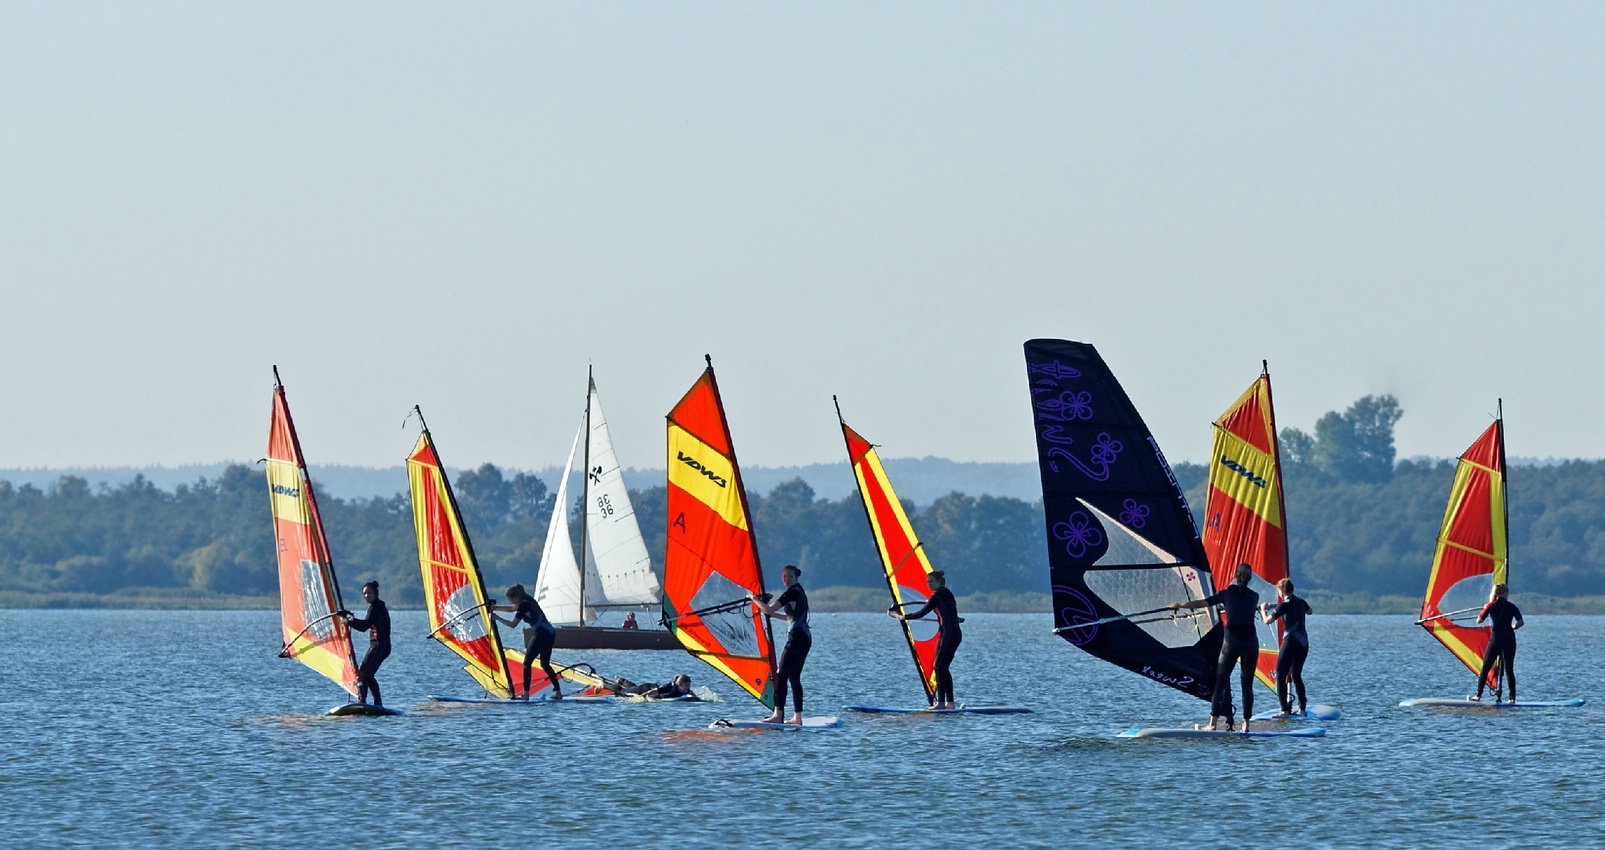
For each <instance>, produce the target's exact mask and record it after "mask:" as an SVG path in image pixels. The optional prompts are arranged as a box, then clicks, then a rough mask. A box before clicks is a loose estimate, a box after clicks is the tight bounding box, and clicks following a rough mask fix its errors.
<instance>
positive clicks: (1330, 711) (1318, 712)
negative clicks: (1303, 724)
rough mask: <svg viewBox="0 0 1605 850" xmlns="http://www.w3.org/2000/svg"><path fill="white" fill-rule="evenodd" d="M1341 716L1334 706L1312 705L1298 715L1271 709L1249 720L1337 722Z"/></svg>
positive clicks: (1340, 712) (1341, 713)
mask: <svg viewBox="0 0 1605 850" xmlns="http://www.w3.org/2000/svg"><path fill="white" fill-rule="evenodd" d="M1342 716H1343V712H1342V711H1339V710H1338V707H1337V706H1335V705H1312V706H1310V707H1309V710H1308V711H1306V712H1305V713H1304V714H1299V713H1298V712H1296V711H1295V712H1293V713H1292V714H1282V713H1281V709H1279V708H1273V709H1271V710H1270V711H1262V712H1260V713H1259V714H1256V715H1254V716H1253V717H1251V718H1249V719H1250V720H1253V721H1255V722H1259V721H1262V720H1337V719H1338V718H1340V717H1342Z"/></svg>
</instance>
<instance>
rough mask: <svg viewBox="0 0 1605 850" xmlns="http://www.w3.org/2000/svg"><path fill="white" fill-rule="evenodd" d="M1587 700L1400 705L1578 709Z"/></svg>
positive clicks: (1432, 700) (1434, 700)
mask: <svg viewBox="0 0 1605 850" xmlns="http://www.w3.org/2000/svg"><path fill="white" fill-rule="evenodd" d="M1585 702H1587V700H1581V699H1556V700H1525V699H1524V700H1517V701H1516V702H1494V701H1493V699H1491V698H1490V699H1485V700H1481V701H1478V700H1469V699H1464V698H1461V699H1455V698H1453V697H1422V698H1420V699H1407V700H1405V701H1404V702H1401V703H1399V705H1402V706H1405V707H1407V708H1415V707H1418V706H1445V707H1450V708H1576V707H1578V706H1580V705H1582V704H1583V703H1585Z"/></svg>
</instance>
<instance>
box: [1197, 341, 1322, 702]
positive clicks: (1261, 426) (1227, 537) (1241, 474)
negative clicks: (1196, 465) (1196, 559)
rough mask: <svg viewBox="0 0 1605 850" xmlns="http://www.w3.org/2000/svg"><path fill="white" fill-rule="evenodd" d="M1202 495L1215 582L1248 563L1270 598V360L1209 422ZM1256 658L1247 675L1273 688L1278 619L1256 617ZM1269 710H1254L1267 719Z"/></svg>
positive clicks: (1274, 568) (1282, 548) (1279, 538)
mask: <svg viewBox="0 0 1605 850" xmlns="http://www.w3.org/2000/svg"><path fill="white" fill-rule="evenodd" d="M1213 430H1214V435H1215V438H1214V445H1213V447H1212V449H1213V450H1212V452H1211V454H1210V465H1209V496H1208V499H1207V501H1206V502H1205V508H1204V517H1205V519H1204V535H1203V543H1204V554H1205V555H1206V556H1207V557H1208V558H1209V563H1210V564H1212V565H1213V566H1214V568H1215V569H1214V576H1215V589H1216V590H1223V589H1225V587H1226V586H1227V585H1229V584H1231V582H1232V571H1233V569H1234V568H1235V567H1236V565H1237V564H1248V565H1249V566H1252V567H1253V568H1254V577H1253V578H1252V579H1251V580H1250V581H1249V587H1250V588H1252V589H1253V590H1254V591H1255V592H1257V593H1258V594H1259V596H1260V599H1261V600H1263V601H1265V602H1274V601H1275V600H1276V594H1277V590H1276V583H1277V582H1279V581H1281V580H1282V579H1284V578H1288V576H1289V573H1288V548H1287V524H1286V518H1287V502H1286V500H1285V499H1284V498H1283V495H1282V494H1283V490H1282V453H1281V447H1280V445H1279V443H1278V442H1277V438H1276V412H1275V409H1274V407H1273V406H1272V404H1271V371H1270V365H1269V364H1268V363H1266V362H1265V361H1261V362H1260V376H1259V378H1257V379H1255V381H1254V383H1253V384H1252V385H1250V386H1249V388H1248V389H1247V390H1246V391H1244V393H1243V394H1242V395H1241V396H1239V397H1238V399H1237V401H1235V402H1233V403H1232V406H1231V407H1229V408H1227V409H1226V412H1225V413H1222V414H1221V415H1220V418H1219V419H1216V420H1215V422H1214V426H1213ZM1254 627H1255V629H1256V631H1258V632H1259V659H1258V663H1257V664H1256V665H1255V669H1254V675H1255V677H1256V678H1258V679H1259V680H1260V682H1262V683H1263V684H1264V685H1265V687H1267V688H1269V689H1270V690H1271V692H1272V693H1275V692H1276V659H1277V648H1278V647H1279V646H1280V645H1281V640H1282V622H1281V620H1277V621H1276V622H1275V623H1274V624H1273V625H1266V624H1265V623H1264V622H1262V621H1260V620H1259V619H1258V618H1256V619H1255V623H1254ZM1307 709H1308V713H1309V716H1311V717H1315V718H1316V719H1320V720H1334V719H1336V718H1337V717H1338V716H1339V715H1340V714H1341V712H1339V711H1338V710H1337V709H1336V708H1333V707H1332V706H1329V705H1312V706H1308V707H1307ZM1275 713H1276V711H1275V710H1272V711H1269V712H1265V713H1263V714H1262V715H1260V716H1257V717H1255V718H1254V719H1256V720H1263V719H1269V718H1270V717H1271V716H1273V715H1274V714H1275Z"/></svg>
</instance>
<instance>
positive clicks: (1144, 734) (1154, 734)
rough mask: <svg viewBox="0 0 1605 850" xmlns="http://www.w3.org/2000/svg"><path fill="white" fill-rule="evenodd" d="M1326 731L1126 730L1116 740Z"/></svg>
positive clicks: (1318, 729) (1308, 728) (1301, 734)
mask: <svg viewBox="0 0 1605 850" xmlns="http://www.w3.org/2000/svg"><path fill="white" fill-rule="evenodd" d="M1325 734H1326V730H1325V729H1322V728H1321V727H1319V726H1302V727H1299V728H1297V729H1254V728H1251V729H1250V730H1249V731H1248V732H1243V731H1235V732H1227V731H1224V730H1215V731H1211V730H1208V729H1127V730H1126V731H1124V732H1121V733H1120V734H1119V735H1116V736H1115V737H1117V738H1320V737H1322V736H1324V735H1325Z"/></svg>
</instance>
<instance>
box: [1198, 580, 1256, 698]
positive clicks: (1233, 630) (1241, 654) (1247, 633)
mask: <svg viewBox="0 0 1605 850" xmlns="http://www.w3.org/2000/svg"><path fill="white" fill-rule="evenodd" d="M1204 601H1205V602H1208V603H1209V604H1211V605H1221V606H1224V607H1225V612H1224V613H1225V620H1226V637H1225V639H1224V640H1222V641H1221V644H1220V659H1219V660H1218V661H1216V662H1215V695H1214V699H1212V700H1211V701H1210V708H1209V714H1210V716H1211V717H1231V716H1232V666H1233V665H1235V664H1239V663H1241V664H1242V665H1243V666H1242V683H1243V717H1245V718H1247V717H1251V716H1253V714H1254V667H1255V665H1257V664H1258V663H1259V634H1258V633H1257V632H1255V631H1254V617H1255V616H1256V615H1257V613H1258V611H1259V594H1258V593H1255V592H1254V591H1252V590H1249V589H1248V588H1247V587H1244V586H1243V585H1240V584H1232V585H1228V586H1227V587H1226V589H1225V590H1217V591H1215V593H1214V594H1212V595H1210V596H1209V597H1207V598H1205V599H1204Z"/></svg>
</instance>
